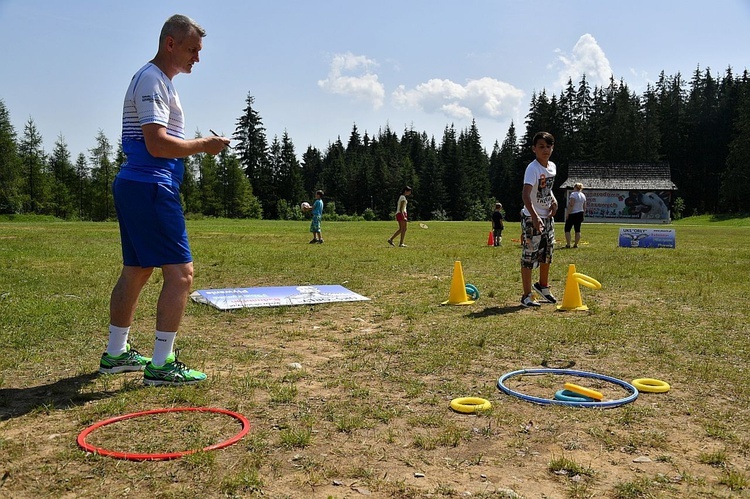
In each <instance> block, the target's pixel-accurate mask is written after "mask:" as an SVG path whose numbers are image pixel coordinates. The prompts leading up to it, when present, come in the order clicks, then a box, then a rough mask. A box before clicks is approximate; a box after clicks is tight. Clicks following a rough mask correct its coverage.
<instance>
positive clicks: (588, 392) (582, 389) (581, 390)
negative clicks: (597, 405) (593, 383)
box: [565, 383, 604, 401]
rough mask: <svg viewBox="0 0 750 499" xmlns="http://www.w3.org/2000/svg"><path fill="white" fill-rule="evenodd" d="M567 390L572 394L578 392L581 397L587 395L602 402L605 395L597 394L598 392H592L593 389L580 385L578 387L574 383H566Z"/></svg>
mask: <svg viewBox="0 0 750 499" xmlns="http://www.w3.org/2000/svg"><path fill="white" fill-rule="evenodd" d="M565 389H566V390H570V391H571V392H576V393H579V394H581V395H585V396H587V397H591V398H592V399H596V400H599V401H601V400H602V399H603V398H604V395H603V394H602V393H601V392H597V391H596V390H592V389H591V388H585V387H583V386H580V385H576V384H574V383H565Z"/></svg>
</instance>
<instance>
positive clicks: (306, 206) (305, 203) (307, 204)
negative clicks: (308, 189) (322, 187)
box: [299, 201, 312, 210]
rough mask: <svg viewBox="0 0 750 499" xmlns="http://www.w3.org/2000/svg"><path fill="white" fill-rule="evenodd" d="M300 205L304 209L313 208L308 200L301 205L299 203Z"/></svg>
mask: <svg viewBox="0 0 750 499" xmlns="http://www.w3.org/2000/svg"><path fill="white" fill-rule="evenodd" d="M299 206H300V208H302V209H303V210H309V209H311V208H312V206H310V203H308V202H307V201H305V202H304V203H302V204H301V205H299Z"/></svg>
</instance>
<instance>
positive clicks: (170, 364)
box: [143, 351, 206, 386]
mask: <svg viewBox="0 0 750 499" xmlns="http://www.w3.org/2000/svg"><path fill="white" fill-rule="evenodd" d="M178 354H179V351H177V352H175V353H173V354H170V355H169V357H167V362H166V364H164V365H163V366H155V365H153V364H152V363H151V362H149V363H148V365H147V366H146V370H145V371H143V383H144V384H146V385H149V386H158V385H170V386H182V385H193V384H195V383H200V382H201V381H204V380H205V379H206V375H205V373H202V372H200V371H195V370H193V369H189V368H188V366H186V365H185V364H183V363H182V362H180V361H179V360H177V357H178Z"/></svg>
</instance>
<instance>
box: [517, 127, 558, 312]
mask: <svg viewBox="0 0 750 499" xmlns="http://www.w3.org/2000/svg"><path fill="white" fill-rule="evenodd" d="M554 147H555V138H554V137H553V136H552V134H550V133H548V132H538V133H537V134H536V135H534V141H533V145H532V146H531V150H532V151H534V155H535V156H536V159H535V160H534V161H532V162H531V163H529V166H527V167H526V172H525V173H524V176H523V192H522V194H521V197H522V199H523V209H522V210H521V217H522V220H521V247H522V252H521V282H522V284H523V296H521V305H523V306H524V307H539V306H540V305H539V302H538V301H537V300H536V299H535V298H534V293H533V292H532V285H531V272H532V270H533V269H534V268H536V267H539V281H538V282H536V283H534V286H533V288H534V291H536V292H537V293H538V294H539V295H541V296H542V297H543V298H544V299H545V300H546V301H547V302H548V303H556V302H557V300H556V299H555V297H554V296H553V295H552V293H551V292H550V289H549V267H550V264H551V263H552V252H553V249H554V245H555V220H554V216H555V213H557V199H555V195H554V194H553V193H552V185H553V184H554V182H555V175H556V174H557V166H555V164H554V163H553V162H552V161H550V160H549V158H550V156H551V155H552V150H553V149H554Z"/></svg>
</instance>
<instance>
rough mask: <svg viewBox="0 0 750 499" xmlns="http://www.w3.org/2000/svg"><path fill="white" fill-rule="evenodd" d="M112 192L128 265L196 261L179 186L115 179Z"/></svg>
mask: <svg viewBox="0 0 750 499" xmlns="http://www.w3.org/2000/svg"><path fill="white" fill-rule="evenodd" d="M112 194H113V196H114V199H115V209H116V210H117V220H118V221H119V222H120V239H121V241H122V261H123V264H124V265H126V266H133V267H161V266H162V265H170V264H180V263H189V262H192V261H193V256H192V254H191V253H190V245H189V244H188V238H187V229H186V228H185V215H184V214H183V212H182V204H181V202H180V192H179V190H178V189H177V188H176V187H173V186H171V185H167V184H152V183H148V182H134V181H132V180H123V179H120V178H115V180H114V182H113V183H112Z"/></svg>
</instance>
